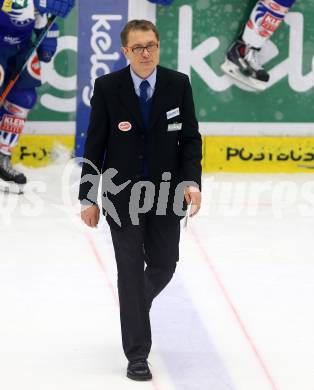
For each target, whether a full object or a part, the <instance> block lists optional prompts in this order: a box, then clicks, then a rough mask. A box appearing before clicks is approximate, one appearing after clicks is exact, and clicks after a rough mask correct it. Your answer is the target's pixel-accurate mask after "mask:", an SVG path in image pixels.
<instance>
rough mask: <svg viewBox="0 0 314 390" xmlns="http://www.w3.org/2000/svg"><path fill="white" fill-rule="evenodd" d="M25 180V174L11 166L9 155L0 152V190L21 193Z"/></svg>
mask: <svg viewBox="0 0 314 390" xmlns="http://www.w3.org/2000/svg"><path fill="white" fill-rule="evenodd" d="M26 182H27V179H26V177H25V175H24V174H23V173H22V172H19V171H18V170H16V169H15V168H13V166H12V163H11V156H8V155H6V154H3V153H1V152H0V190H1V191H2V192H6V193H14V194H22V193H23V188H24V185H25V184H26Z"/></svg>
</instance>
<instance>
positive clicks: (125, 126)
mask: <svg viewBox="0 0 314 390" xmlns="http://www.w3.org/2000/svg"><path fill="white" fill-rule="evenodd" d="M118 129H119V130H121V131H129V130H131V129H132V125H131V123H130V122H120V123H119V124H118Z"/></svg>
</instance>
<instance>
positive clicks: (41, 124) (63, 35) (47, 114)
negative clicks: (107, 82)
mask: <svg viewBox="0 0 314 390" xmlns="http://www.w3.org/2000/svg"><path fill="white" fill-rule="evenodd" d="M57 23H58V25H59V28H60V36H59V39H58V49H57V53H56V55H55V56H54V58H53V60H52V61H51V62H50V63H48V64H45V63H41V68H42V81H43V85H42V86H41V87H40V88H38V89H37V93H38V100H37V104H36V107H34V109H33V110H32V111H31V114H30V115H29V121H30V123H29V124H28V125H27V126H28V127H30V128H31V129H35V131H34V132H33V133H36V134H69V133H70V132H72V133H73V131H74V128H75V126H74V123H75V122H74V121H75V110H76V84H77V83H76V56H77V9H76V7H75V8H74V9H73V10H72V12H71V13H70V15H69V16H68V17H67V18H66V19H65V20H63V19H61V18H57Z"/></svg>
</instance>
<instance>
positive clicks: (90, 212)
mask: <svg viewBox="0 0 314 390" xmlns="http://www.w3.org/2000/svg"><path fill="white" fill-rule="evenodd" d="M99 214H100V212H99V207H98V205H97V204H93V205H91V206H90V205H82V206H81V219H82V221H83V222H84V223H85V224H86V225H87V226H89V227H92V228H95V227H97V225H98V222H99Z"/></svg>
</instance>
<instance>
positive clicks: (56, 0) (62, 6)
mask: <svg viewBox="0 0 314 390" xmlns="http://www.w3.org/2000/svg"><path fill="white" fill-rule="evenodd" d="M34 5H35V8H36V9H37V10H38V11H39V12H40V13H41V14H45V13H51V14H52V15H57V16H60V17H61V18H65V17H66V16H67V15H68V14H69V12H70V11H71V10H72V8H73V7H74V6H75V0H34Z"/></svg>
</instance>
